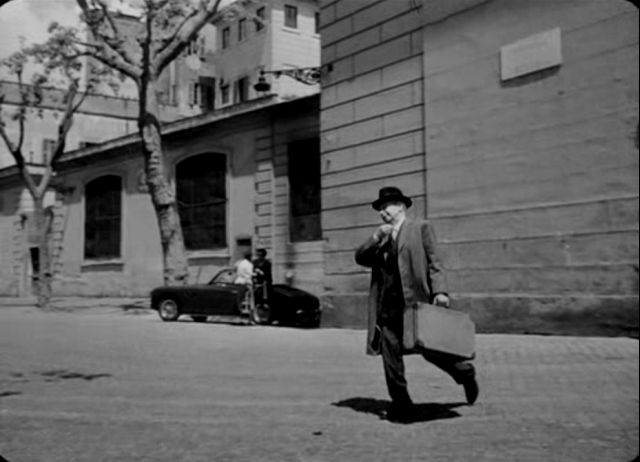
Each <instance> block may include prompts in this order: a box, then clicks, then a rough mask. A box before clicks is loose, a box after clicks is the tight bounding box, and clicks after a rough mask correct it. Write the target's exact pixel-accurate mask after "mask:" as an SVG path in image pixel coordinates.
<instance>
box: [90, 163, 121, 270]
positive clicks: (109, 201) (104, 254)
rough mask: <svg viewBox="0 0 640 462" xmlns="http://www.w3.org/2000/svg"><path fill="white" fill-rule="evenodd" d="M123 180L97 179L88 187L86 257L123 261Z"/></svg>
mask: <svg viewBox="0 0 640 462" xmlns="http://www.w3.org/2000/svg"><path fill="white" fill-rule="evenodd" d="M121 202H122V180H121V179H120V177H118V176H115V175H107V176H103V177H100V178H97V179H95V180H93V181H91V182H90V183H87V185H86V187H85V223H84V257H85V258H88V259H94V258H118V257H120V221H121V219H122V216H121V213H122V205H121Z"/></svg>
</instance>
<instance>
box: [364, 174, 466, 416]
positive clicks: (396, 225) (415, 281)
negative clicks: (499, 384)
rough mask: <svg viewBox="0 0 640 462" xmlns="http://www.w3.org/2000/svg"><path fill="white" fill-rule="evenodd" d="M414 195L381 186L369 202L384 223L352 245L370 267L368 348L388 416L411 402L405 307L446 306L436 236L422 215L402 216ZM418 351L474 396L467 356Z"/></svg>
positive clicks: (404, 412)
mask: <svg viewBox="0 0 640 462" xmlns="http://www.w3.org/2000/svg"><path fill="white" fill-rule="evenodd" d="M411 204H412V201H411V199H410V198H409V197H406V196H405V195H404V194H402V191H401V190H400V189H398V188H396V187H393V186H390V187H384V188H382V189H380V191H379V193H378V199H376V200H375V201H374V202H373V203H372V204H371V205H372V206H373V208H374V209H375V210H376V211H377V212H378V213H379V214H380V218H381V219H382V221H383V224H382V225H380V226H379V227H378V228H377V229H376V230H375V232H374V233H372V234H371V235H370V237H369V238H368V239H367V240H366V241H365V242H364V243H363V244H362V245H361V246H360V247H359V248H358V249H357V250H356V253H355V260H356V262H357V263H358V264H359V265H362V266H365V267H368V268H371V286H370V290H371V292H370V297H369V309H368V315H369V322H368V326H369V331H368V335H367V354H369V355H378V354H381V355H382V364H383V368H384V376H385V379H386V383H387V389H388V392H389V396H390V397H391V406H390V408H389V410H388V413H387V418H388V419H389V420H392V421H410V420H411V419H412V418H414V415H415V407H414V405H413V402H412V401H411V397H410V396H409V392H408V388H407V380H406V378H405V368H404V362H403V355H404V354H408V353H412V352H414V351H408V350H405V349H404V346H403V332H404V329H405V328H410V327H411V326H404V322H405V320H404V311H405V310H406V309H408V307H411V306H413V304H414V303H415V302H420V301H421V302H426V303H432V304H434V305H440V306H443V307H447V308H448V307H449V296H448V295H447V289H446V281H445V274H444V268H443V267H442V265H441V263H440V260H439V258H438V256H437V252H436V239H435V235H434V233H433V230H432V228H431V225H430V224H429V222H427V221H426V220H411V219H409V218H407V217H406V211H407V208H409V207H411ZM420 353H421V354H422V356H423V357H424V358H425V359H426V360H427V361H429V362H431V363H432V364H434V365H435V366H437V367H439V368H440V369H442V370H443V371H444V372H446V373H447V374H449V375H450V376H451V377H452V378H453V379H454V380H455V381H456V382H457V383H458V384H460V385H462V386H463V387H464V391H465V395H466V398H467V402H468V403H469V404H473V403H474V402H475V400H476V398H477V397H478V384H477V382H476V379H475V369H474V367H473V365H472V364H471V363H469V362H465V361H459V360H457V359H455V358H452V357H440V356H436V355H432V354H429V352H428V351H426V350H425V351H421V352H420Z"/></svg>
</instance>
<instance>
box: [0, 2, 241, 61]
mask: <svg viewBox="0 0 640 462" xmlns="http://www.w3.org/2000/svg"><path fill="white" fill-rule="evenodd" d="M111 1H112V2H113V3H115V4H116V5H117V4H122V3H124V4H125V5H126V4H128V3H131V0H111ZM230 2H231V0H226V1H223V2H222V5H225V4H228V3H230ZM0 5H1V6H0V59H2V58H6V57H7V56H9V55H10V54H11V53H13V52H15V51H17V50H18V49H19V47H20V36H24V37H25V38H26V40H27V43H39V42H43V41H45V40H46V38H47V28H48V27H49V24H50V23H51V22H53V21H57V22H59V23H61V24H64V25H77V24H78V14H79V10H78V8H77V6H76V0H9V1H7V0H0Z"/></svg>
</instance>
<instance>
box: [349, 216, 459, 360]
mask: <svg viewBox="0 0 640 462" xmlns="http://www.w3.org/2000/svg"><path fill="white" fill-rule="evenodd" d="M396 239H397V244H398V268H399V270H400V279H401V282H402V293H403V295H404V302H405V306H404V311H405V316H404V335H413V332H414V326H413V316H412V315H410V314H412V313H410V312H409V310H412V309H415V304H416V302H427V303H430V302H431V299H432V298H433V296H434V295H435V294H437V293H446V292H447V289H446V279H445V274H444V271H443V267H442V264H441V262H440V259H439V258H438V255H437V253H436V238H435V234H434V232H433V229H432V228H431V226H430V225H429V222H428V221H426V220H410V219H408V218H407V219H405V221H404V223H403V224H402V226H401V228H400V232H399V233H398V236H397V237H396ZM383 244H384V241H383V242H376V240H375V239H374V238H373V236H371V237H370V238H369V239H367V240H366V241H365V242H364V244H362V245H361V246H360V247H359V248H358V249H357V250H356V255H355V258H356V262H357V263H358V264H359V265H362V266H366V267H369V268H371V286H370V290H369V302H368V322H367V354H369V355H377V354H379V353H380V352H379V351H378V348H377V347H376V345H375V343H376V342H375V341H374V340H375V337H376V326H377V318H378V316H379V313H380V310H381V306H380V300H381V293H380V289H381V286H382V269H381V268H382V264H383V263H384V255H383V251H382V247H383ZM406 343H407V342H406V341H405V344H406ZM409 343H410V341H409ZM412 352H413V351H412V350H406V351H405V354H408V353H412Z"/></svg>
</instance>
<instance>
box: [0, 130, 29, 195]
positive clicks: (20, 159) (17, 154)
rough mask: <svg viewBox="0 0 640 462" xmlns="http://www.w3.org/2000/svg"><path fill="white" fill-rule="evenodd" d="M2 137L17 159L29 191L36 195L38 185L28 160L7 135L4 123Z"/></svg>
mask: <svg viewBox="0 0 640 462" xmlns="http://www.w3.org/2000/svg"><path fill="white" fill-rule="evenodd" d="M0 137H2V139H3V140H4V143H5V144H6V146H7V148H8V149H9V152H10V153H11V156H12V157H13V159H14V160H15V161H16V166H17V167H18V171H19V172H20V175H21V176H22V178H23V179H24V182H25V184H26V185H27V188H28V189H29V192H30V193H31V195H32V196H34V197H35V195H36V194H37V192H38V187H37V186H36V182H35V181H34V179H33V177H32V176H31V174H30V173H29V171H28V170H27V165H26V162H25V161H24V156H23V155H22V150H21V148H19V147H16V146H15V145H14V144H13V143H12V142H11V140H10V139H9V136H8V135H7V132H6V130H5V128H4V123H0Z"/></svg>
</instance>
